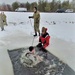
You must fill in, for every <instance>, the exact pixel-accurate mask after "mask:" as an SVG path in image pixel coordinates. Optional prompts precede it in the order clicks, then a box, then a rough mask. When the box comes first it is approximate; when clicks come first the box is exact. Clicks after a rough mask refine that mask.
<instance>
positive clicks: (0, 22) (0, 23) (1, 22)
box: [0, 13, 4, 31]
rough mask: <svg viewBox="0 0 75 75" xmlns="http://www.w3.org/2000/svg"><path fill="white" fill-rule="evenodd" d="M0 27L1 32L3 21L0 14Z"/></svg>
mask: <svg viewBox="0 0 75 75" xmlns="http://www.w3.org/2000/svg"><path fill="white" fill-rule="evenodd" d="M0 27H1V31H3V30H4V23H3V19H2V13H0Z"/></svg>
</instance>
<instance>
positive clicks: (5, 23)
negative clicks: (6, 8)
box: [2, 12, 7, 25]
mask: <svg viewBox="0 0 75 75" xmlns="http://www.w3.org/2000/svg"><path fill="white" fill-rule="evenodd" d="M6 18H7V16H6V15H5V13H4V12H2V19H3V23H4V25H7V20H6Z"/></svg>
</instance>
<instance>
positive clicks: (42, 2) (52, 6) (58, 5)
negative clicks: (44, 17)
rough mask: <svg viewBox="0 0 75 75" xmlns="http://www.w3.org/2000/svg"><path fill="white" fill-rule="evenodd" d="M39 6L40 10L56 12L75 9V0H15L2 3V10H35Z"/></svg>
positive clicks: (0, 8)
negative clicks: (49, 0)
mask: <svg viewBox="0 0 75 75" xmlns="http://www.w3.org/2000/svg"><path fill="white" fill-rule="evenodd" d="M35 6H36V7H38V10H39V11H40V12H55V11H56V10H57V9H64V10H66V9H73V10H74V11H75V0H72V1H71V2H70V1H69V0H67V1H63V2H61V0H58V1H56V0H52V1H51V2H48V1H47V0H38V2H33V3H29V2H26V3H20V2H14V3H12V4H11V5H9V4H2V5H0V10H3V11H15V9H17V8H19V7H23V8H27V11H30V12H31V11H33V8H34V7H35Z"/></svg>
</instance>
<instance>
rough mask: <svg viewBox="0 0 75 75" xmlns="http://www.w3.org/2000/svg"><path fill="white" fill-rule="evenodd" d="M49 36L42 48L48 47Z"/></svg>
mask: <svg viewBox="0 0 75 75" xmlns="http://www.w3.org/2000/svg"><path fill="white" fill-rule="evenodd" d="M49 40H50V36H47V37H46V43H45V44H44V45H43V48H46V47H47V46H48V45H49V42H50V41H49Z"/></svg>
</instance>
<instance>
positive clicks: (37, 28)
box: [29, 7, 40, 37]
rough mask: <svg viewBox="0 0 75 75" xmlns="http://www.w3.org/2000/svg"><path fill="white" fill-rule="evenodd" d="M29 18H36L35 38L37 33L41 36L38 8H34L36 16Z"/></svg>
mask: <svg viewBox="0 0 75 75" xmlns="http://www.w3.org/2000/svg"><path fill="white" fill-rule="evenodd" d="M29 18H34V31H35V35H34V37H35V36H37V32H38V33H39V36H40V30H39V22H40V13H39V11H38V10H37V7H34V14H33V16H29Z"/></svg>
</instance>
